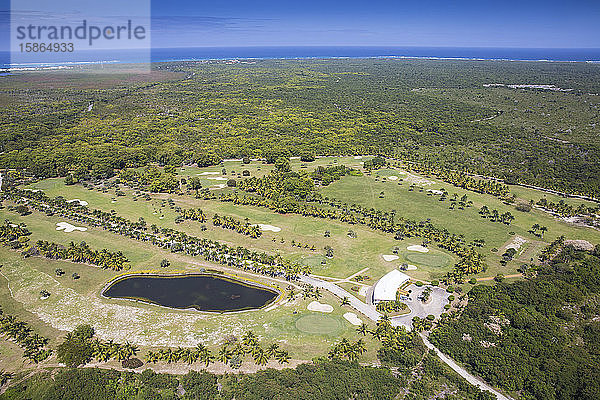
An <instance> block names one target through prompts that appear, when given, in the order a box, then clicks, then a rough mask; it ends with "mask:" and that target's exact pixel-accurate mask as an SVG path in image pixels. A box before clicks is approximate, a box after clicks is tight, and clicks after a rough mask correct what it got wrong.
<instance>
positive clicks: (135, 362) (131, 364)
mask: <svg viewBox="0 0 600 400" xmlns="http://www.w3.org/2000/svg"><path fill="white" fill-rule="evenodd" d="M121 365H122V366H123V368H129V369H136V368H139V367H141V366H142V365H144V363H143V362H142V360H140V359H139V358H130V359H129V360H123V361H121Z"/></svg>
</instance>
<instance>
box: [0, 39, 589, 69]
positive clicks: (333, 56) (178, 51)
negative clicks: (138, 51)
mask: <svg viewBox="0 0 600 400" xmlns="http://www.w3.org/2000/svg"><path fill="white" fill-rule="evenodd" d="M144 51H145V52H146V54H147V50H144ZM151 52H152V57H151V59H150V63H151V64H157V63H171V62H217V61H228V62H234V63H235V62H239V63H242V62H253V61H254V62H255V61H264V60H346V59H349V60H361V59H362V60H369V59H370V60H430V61H476V62H482V61H496V62H535V63H537V62H544V63H586V64H600V48H595V49H594V48H584V49H558V48H557V49H536V48H532V49H526V48H478V47H473V48H459V47H446V48H438V47H352V46H346V47H331V46H323V47H302V46H298V47H283V46H282V47H177V48H153V49H151ZM0 53H1V52H0ZM4 53H6V54H5V57H4V60H8V57H6V55H9V54H8V52H4ZM86 53H87V51H85V52H84V51H82V52H79V54H81V60H73V59H71V60H68V61H60V60H53V61H47V62H39V63H28V64H23V63H18V64H12V63H10V62H6V61H5V62H3V63H2V64H0V73H2V74H5V73H10V72H31V71H52V70H69V69H72V68H73V67H81V66H90V65H104V64H112V65H114V64H142V63H147V62H148V59H147V58H144V57H141V58H140V59H138V60H136V59H135V54H134V53H135V51H132V52H130V53H129V54H128V55H127V56H126V57H123V58H118V57H115V54H113V53H111V52H110V51H106V52H104V53H100V54H98V55H97V56H93V55H92V53H87V54H86ZM90 56H91V58H90ZM94 58H95V59H94Z"/></svg>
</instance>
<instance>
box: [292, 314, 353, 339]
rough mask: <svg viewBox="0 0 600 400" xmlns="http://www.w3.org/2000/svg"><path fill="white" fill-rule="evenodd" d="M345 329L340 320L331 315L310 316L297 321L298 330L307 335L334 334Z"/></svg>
mask: <svg viewBox="0 0 600 400" xmlns="http://www.w3.org/2000/svg"><path fill="white" fill-rule="evenodd" d="M342 328H343V324H342V321H340V319H339V318H335V317H330V316H329V315H320V314H309V315H305V316H303V317H300V318H298V319H297V320H296V329H298V330H299V331H301V332H305V333H314V334H320V335H326V334H332V333H336V332H337V331H339V330H341V329H342Z"/></svg>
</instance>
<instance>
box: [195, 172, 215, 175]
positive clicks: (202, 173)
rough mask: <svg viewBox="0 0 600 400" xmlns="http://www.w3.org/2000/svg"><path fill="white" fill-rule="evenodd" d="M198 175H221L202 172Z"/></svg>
mask: <svg viewBox="0 0 600 400" xmlns="http://www.w3.org/2000/svg"><path fill="white" fill-rule="evenodd" d="M198 175H201V176H204V175H219V173H218V172H201V173H199V174H198Z"/></svg>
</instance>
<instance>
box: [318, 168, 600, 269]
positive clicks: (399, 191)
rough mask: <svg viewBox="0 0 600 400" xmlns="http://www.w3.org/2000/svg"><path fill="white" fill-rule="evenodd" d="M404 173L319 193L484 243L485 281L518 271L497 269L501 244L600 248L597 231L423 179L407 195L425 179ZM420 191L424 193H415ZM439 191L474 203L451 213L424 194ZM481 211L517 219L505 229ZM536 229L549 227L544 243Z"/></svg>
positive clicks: (350, 180)
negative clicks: (578, 243) (559, 240)
mask: <svg viewBox="0 0 600 400" xmlns="http://www.w3.org/2000/svg"><path fill="white" fill-rule="evenodd" d="M402 172H403V171H400V170H396V169H384V170H380V171H375V172H373V173H372V175H371V176H368V175H365V176H358V177H355V176H347V177H344V178H343V179H342V180H340V181H337V182H334V183H332V184H331V185H329V186H327V187H325V188H323V189H321V192H322V194H323V195H324V196H330V197H334V198H337V199H339V200H342V201H344V202H347V203H348V204H353V203H355V204H360V205H363V206H367V207H374V208H376V209H380V210H386V211H391V210H396V211H397V213H398V215H402V216H406V217H408V218H411V219H415V220H417V221H421V220H424V219H427V218H429V219H431V221H432V222H433V223H434V224H435V225H437V226H440V227H444V228H446V229H448V230H449V231H450V232H454V233H457V234H462V235H464V236H465V239H466V240H468V241H470V240H473V239H485V245H484V246H483V248H482V249H481V251H482V252H483V253H484V254H485V255H486V257H487V262H488V265H489V269H488V271H486V272H485V273H484V274H488V275H489V274H496V273H500V272H501V273H504V274H509V273H514V272H515V271H516V268H517V267H518V264H517V263H516V262H511V263H509V264H508V265H507V266H506V267H502V266H501V265H500V264H499V261H500V257H501V254H500V252H493V251H492V249H495V248H496V249H499V248H500V247H501V246H502V245H503V244H504V243H506V242H508V241H511V240H512V238H513V237H514V236H515V235H519V236H522V237H524V238H526V239H527V240H528V241H530V242H540V241H543V242H550V241H552V240H554V239H555V238H556V237H558V236H560V235H565V236H566V237H567V238H570V239H585V240H588V241H590V242H591V243H600V232H599V231H597V230H594V229H590V228H581V227H577V226H574V225H570V224H567V223H565V222H563V221H560V220H558V219H556V218H554V217H552V216H550V215H549V214H547V213H545V212H542V211H539V210H532V211H531V212H529V213H523V212H519V211H517V210H515V208H514V207H513V206H510V205H506V204H503V203H502V202H501V201H500V200H499V199H497V198H495V197H493V196H490V195H486V194H479V193H474V192H470V191H467V190H463V189H460V188H456V187H454V186H452V185H449V184H446V183H444V182H440V181H437V180H435V179H430V178H427V180H429V181H431V182H433V183H431V184H427V185H423V184H422V183H421V184H417V186H416V188H415V190H413V191H409V187H410V181H415V179H414V177H417V179H416V181H418V179H423V178H422V177H418V176H416V175H412V176H413V178H410V179H409V178H407V176H408V175H407V174H402ZM388 176H398V177H399V178H403V179H404V181H402V182H401V181H399V180H396V181H392V180H389V179H387V178H386V179H383V177H388ZM420 185H421V186H422V188H423V189H422V190H420V189H419V186H420ZM441 188H444V189H445V190H447V191H448V192H449V193H450V195H452V194H453V193H457V194H458V196H459V197H461V196H463V195H465V194H466V195H467V197H468V199H469V200H471V201H473V206H472V207H470V208H466V209H464V210H459V209H458V208H457V209H454V210H451V209H449V205H450V202H449V199H447V200H446V201H443V202H441V201H439V199H440V196H439V195H433V194H431V193H428V192H427V190H428V189H430V190H440V189H441ZM527 190H529V189H527ZM381 192H383V198H381V197H380V196H381ZM537 193H540V192H537ZM540 196H541V195H540ZM450 197H451V196H449V198H450ZM483 205H487V206H488V208H490V209H497V210H498V211H499V212H500V213H501V214H502V213H504V212H507V211H509V212H511V213H512V214H513V215H514V216H515V220H514V221H513V222H512V224H511V225H510V226H507V225H505V224H502V223H499V222H491V221H489V220H488V219H484V218H482V217H481V216H480V215H479V209H480V208H481V207H482V206H483ZM534 223H538V224H540V225H544V226H546V227H548V232H547V233H546V235H545V236H544V239H543V240H540V239H539V238H538V237H536V236H534V235H532V234H530V233H529V232H528V230H529V229H530V228H531V226H532V225H533V224H534ZM541 247H543V246H537V245H536V246H534V248H532V249H533V250H535V251H536V252H535V253H533V252H532V251H529V252H528V253H527V254H528V255H530V256H531V257H529V258H535V256H536V255H537V251H539V250H540V249H541Z"/></svg>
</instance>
